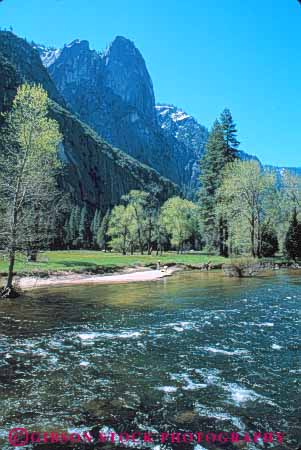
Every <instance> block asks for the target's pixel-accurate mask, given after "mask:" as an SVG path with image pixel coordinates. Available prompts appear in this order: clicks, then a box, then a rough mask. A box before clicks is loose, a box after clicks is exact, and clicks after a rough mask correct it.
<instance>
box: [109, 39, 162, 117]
mask: <svg viewBox="0 0 301 450" xmlns="http://www.w3.org/2000/svg"><path fill="white" fill-rule="evenodd" d="M103 61H104V65H105V84H106V85H107V86H108V87H109V88H111V89H112V91H113V92H114V93H115V94H117V95H119V96H120V97H121V98H122V100H124V101H125V102H126V103H127V104H128V105H130V106H132V107H134V108H135V109H136V111H137V112H138V114H140V115H141V116H142V117H144V118H146V119H147V120H148V121H151V122H153V123H155V122H156V113H155V109H154V107H155V95H154V89H153V83H152V80H151V77H150V75H149V73H148V70H147V68H146V64H145V61H144V59H143V56H142V55H141V53H140V51H139V50H138V49H137V48H136V47H135V44H134V43H133V42H132V41H130V40H129V39H127V38H124V37H122V36H117V37H116V38H115V39H114V41H113V42H112V43H111V44H110V45H109V47H108V48H107V49H106V50H105V51H104V53H103Z"/></svg>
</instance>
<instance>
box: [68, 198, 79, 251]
mask: <svg viewBox="0 0 301 450" xmlns="http://www.w3.org/2000/svg"><path fill="white" fill-rule="evenodd" d="M80 215H81V209H80V207H79V206H73V207H72V209H71V213H70V217H69V221H68V224H67V227H66V228H67V233H66V234H67V243H68V245H69V247H70V248H77V247H78V245H79V223H80Z"/></svg>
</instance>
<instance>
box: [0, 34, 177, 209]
mask: <svg viewBox="0 0 301 450" xmlns="http://www.w3.org/2000/svg"><path fill="white" fill-rule="evenodd" d="M91 64H93V60H91ZM82 70H86V69H85V66H83V68H82ZM0 73H1V77H0V111H5V110H7V109H8V108H9V107H10V105H11V102H12V99H13V97H14V95H15V93H16V89H17V86H18V85H20V84H21V83H23V82H25V81H27V82H30V83H39V84H41V85H42V86H43V87H44V88H45V89H46V90H47V92H48V94H49V97H50V99H51V108H50V114H51V116H52V117H54V118H55V119H56V120H57V121H58V122H59V124H60V129H61V132H62V134H63V137H64V140H63V145H62V148H61V158H62V159H63V160H64V161H65V163H66V164H65V173H64V177H63V179H62V182H61V184H62V188H64V189H65V190H67V191H68V192H71V194H72V196H73V198H74V200H75V201H76V202H78V203H87V204H88V205H90V206H91V208H95V207H98V208H101V209H103V210H105V209H107V208H108V207H111V206H112V205H114V204H116V203H118V202H119V201H120V197H121V196H122V195H123V194H125V193H127V192H128V191H129V190H130V189H143V190H147V191H152V192H155V193H156V195H157V196H158V198H159V199H160V200H161V201H164V200H165V199H167V198H168V197H169V196H171V195H175V194H176V193H178V190H177V187H176V186H175V185H174V184H173V183H172V182H170V181H169V180H167V179H164V178H163V177H162V176H160V175H159V174H158V172H156V171H155V170H153V169H151V168H149V167H147V166H145V165H143V164H141V163H139V162H138V161H137V160H135V159H134V158H132V157H131V156H129V155H128V154H126V153H124V152H122V151H121V150H119V149H116V148H113V147H112V146H111V145H109V144H107V143H106V142H105V141H104V140H103V139H102V138H100V137H99V136H98V135H97V134H96V133H95V132H94V131H93V130H91V128H89V127H88V126H87V125H85V124H84V123H82V122H81V121H80V120H79V118H78V117H76V116H75V115H74V114H73V113H72V112H70V111H69V110H68V105H67V103H66V101H65V100H64V98H63V97H62V95H61V94H60V93H59V91H58V89H57V88H56V86H55V84H54V83H53V81H52V79H51V77H50V76H49V74H48V72H47V70H46V69H45V67H44V66H43V64H42V62H41V59H40V56H39V52H38V51H37V50H35V49H33V48H32V46H31V45H29V44H28V43H27V42H26V41H25V40H23V39H20V38H18V37H17V36H15V35H14V34H12V33H10V32H0Z"/></svg>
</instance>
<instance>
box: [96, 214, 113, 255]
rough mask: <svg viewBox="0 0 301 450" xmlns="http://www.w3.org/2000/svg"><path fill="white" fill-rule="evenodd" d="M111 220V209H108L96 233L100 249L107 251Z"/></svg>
mask: <svg viewBox="0 0 301 450" xmlns="http://www.w3.org/2000/svg"><path fill="white" fill-rule="evenodd" d="M109 222H110V210H109V209H108V210H107V212H106V214H105V215H104V217H103V219H102V221H101V225H100V227H99V229H98V231H97V235H96V241H97V245H98V247H99V248H100V250H104V251H105V252H106V251H107V247H108V242H109V240H110V236H108V229H109Z"/></svg>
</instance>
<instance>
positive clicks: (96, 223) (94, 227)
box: [90, 209, 101, 248]
mask: <svg viewBox="0 0 301 450" xmlns="http://www.w3.org/2000/svg"><path fill="white" fill-rule="evenodd" d="M100 224H101V211H100V210H99V209H96V210H95V213H94V216H93V219H92V222H91V228H90V231H91V235H92V246H93V248H97V233H98V230H99V227H100Z"/></svg>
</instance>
